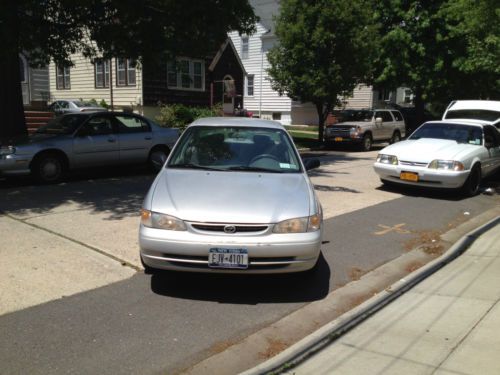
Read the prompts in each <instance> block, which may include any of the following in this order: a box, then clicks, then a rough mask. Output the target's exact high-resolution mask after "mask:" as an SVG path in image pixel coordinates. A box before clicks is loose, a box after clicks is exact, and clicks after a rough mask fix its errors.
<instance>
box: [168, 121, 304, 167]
mask: <svg viewBox="0 0 500 375" xmlns="http://www.w3.org/2000/svg"><path fill="white" fill-rule="evenodd" d="M167 168H189V169H210V170H221V171H231V170H234V171H257V172H274V173H294V172H295V173H296V172H300V170H301V168H300V163H299V160H298V156H297V153H296V152H295V149H294V148H293V146H292V144H291V141H290V138H289V136H288V135H287V134H286V132H285V131H283V130H281V129H269V128H256V127H255V128H254V127H232V126H224V127H222V126H220V127H219V126H217V127H214V126H206V127H205V126H193V127H190V128H188V129H187V130H186V131H185V132H184V134H183V135H182V138H181V139H180V140H179V145H178V146H177V147H176V148H175V150H174V152H173V154H172V157H171V158H170V161H169V163H168V166H167Z"/></svg>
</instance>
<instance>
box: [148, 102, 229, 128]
mask: <svg viewBox="0 0 500 375" xmlns="http://www.w3.org/2000/svg"><path fill="white" fill-rule="evenodd" d="M221 112H222V107H221V106H220V105H216V106H214V107H212V108H210V107H188V106H185V105H183V104H169V105H164V106H162V107H161V109H160V114H159V115H158V116H156V121H158V123H159V124H160V125H161V126H166V127H171V128H178V129H180V130H181V131H182V130H184V129H185V128H186V126H188V125H189V124H190V123H192V122H193V121H194V120H196V119H198V118H201V117H213V116H220V115H221Z"/></svg>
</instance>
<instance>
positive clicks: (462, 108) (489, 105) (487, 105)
mask: <svg viewBox="0 0 500 375" xmlns="http://www.w3.org/2000/svg"><path fill="white" fill-rule="evenodd" d="M452 119H458V120H479V121H482V122H486V123H488V124H491V125H494V126H496V127H497V128H499V129H500V101H495V100H454V101H452V102H451V103H450V104H449V105H448V108H446V110H445V111H444V113H443V120H452Z"/></svg>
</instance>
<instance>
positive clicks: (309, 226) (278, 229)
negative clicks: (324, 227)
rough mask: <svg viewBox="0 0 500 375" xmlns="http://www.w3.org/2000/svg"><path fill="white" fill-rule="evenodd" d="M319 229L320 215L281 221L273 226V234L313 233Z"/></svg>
mask: <svg viewBox="0 0 500 375" xmlns="http://www.w3.org/2000/svg"><path fill="white" fill-rule="evenodd" d="M320 228H321V214H316V215H312V216H309V217H299V218H296V219H289V220H285V221H282V222H280V223H278V224H276V225H275V226H274V229H273V232H274V233H305V232H315V231H317V230H319V229H320Z"/></svg>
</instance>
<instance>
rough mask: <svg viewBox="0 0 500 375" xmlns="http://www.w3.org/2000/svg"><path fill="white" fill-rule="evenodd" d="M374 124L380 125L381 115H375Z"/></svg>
mask: <svg viewBox="0 0 500 375" xmlns="http://www.w3.org/2000/svg"><path fill="white" fill-rule="evenodd" d="M375 125H382V117H377V118H376V119H375Z"/></svg>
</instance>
